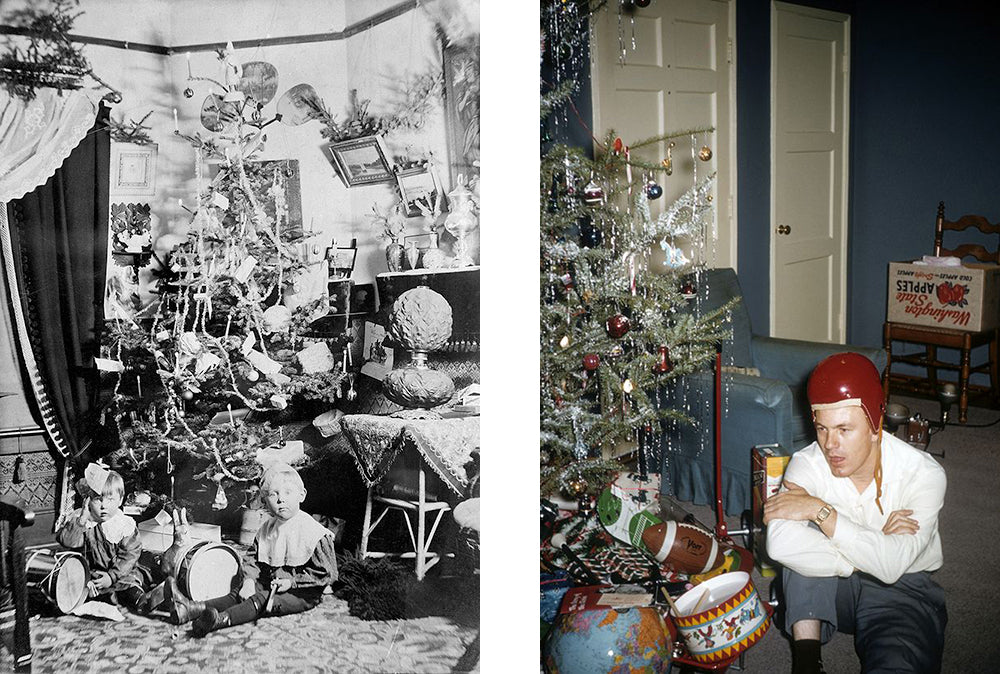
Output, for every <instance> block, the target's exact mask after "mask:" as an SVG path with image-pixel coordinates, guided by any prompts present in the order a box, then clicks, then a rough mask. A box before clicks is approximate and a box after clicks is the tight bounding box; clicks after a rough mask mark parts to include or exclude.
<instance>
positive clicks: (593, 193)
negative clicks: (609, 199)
mask: <svg viewBox="0 0 1000 674" xmlns="http://www.w3.org/2000/svg"><path fill="white" fill-rule="evenodd" d="M583 203H585V204H587V205H588V206H600V205H601V204H602V203H604V190H603V189H601V186H600V185H598V184H597V183H595V182H594V181H593V180H591V181H590V182H589V183H587V186H586V187H584V188H583Z"/></svg>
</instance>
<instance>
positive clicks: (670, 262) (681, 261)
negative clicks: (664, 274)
mask: <svg viewBox="0 0 1000 674" xmlns="http://www.w3.org/2000/svg"><path fill="white" fill-rule="evenodd" d="M660 248H662V249H663V266H664V267H669V268H671V269H677V268H678V267H683V266H684V265H686V264H688V263H689V262H690V260H688V259H687V257H686V256H685V255H684V251H683V250H681V249H680V247H679V246H677V247H675V246H674V245H673V244H671V243H670V242H669V241H667V240H666V239H664V240H663V241H660Z"/></svg>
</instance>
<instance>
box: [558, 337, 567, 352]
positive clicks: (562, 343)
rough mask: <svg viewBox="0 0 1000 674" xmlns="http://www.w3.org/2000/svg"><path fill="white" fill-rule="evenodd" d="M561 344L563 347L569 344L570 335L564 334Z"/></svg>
mask: <svg viewBox="0 0 1000 674" xmlns="http://www.w3.org/2000/svg"><path fill="white" fill-rule="evenodd" d="M559 346H560V347H562V348H563V349H565V348H567V347H568V346H569V335H563V336H562V339H560V340H559Z"/></svg>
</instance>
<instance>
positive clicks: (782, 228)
mask: <svg viewBox="0 0 1000 674" xmlns="http://www.w3.org/2000/svg"><path fill="white" fill-rule="evenodd" d="M791 233H792V227H791V225H778V234H784V235H786V236H787V235H789V234H791Z"/></svg>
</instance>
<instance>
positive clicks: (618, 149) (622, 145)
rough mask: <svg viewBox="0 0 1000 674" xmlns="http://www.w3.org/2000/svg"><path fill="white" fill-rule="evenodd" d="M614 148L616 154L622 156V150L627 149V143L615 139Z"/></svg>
mask: <svg viewBox="0 0 1000 674" xmlns="http://www.w3.org/2000/svg"><path fill="white" fill-rule="evenodd" d="M612 148H613V151H614V153H615V154H621V152H622V150H623V149H625V143H623V142H622V139H621V138H615V142H614V144H613V145H612Z"/></svg>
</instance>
